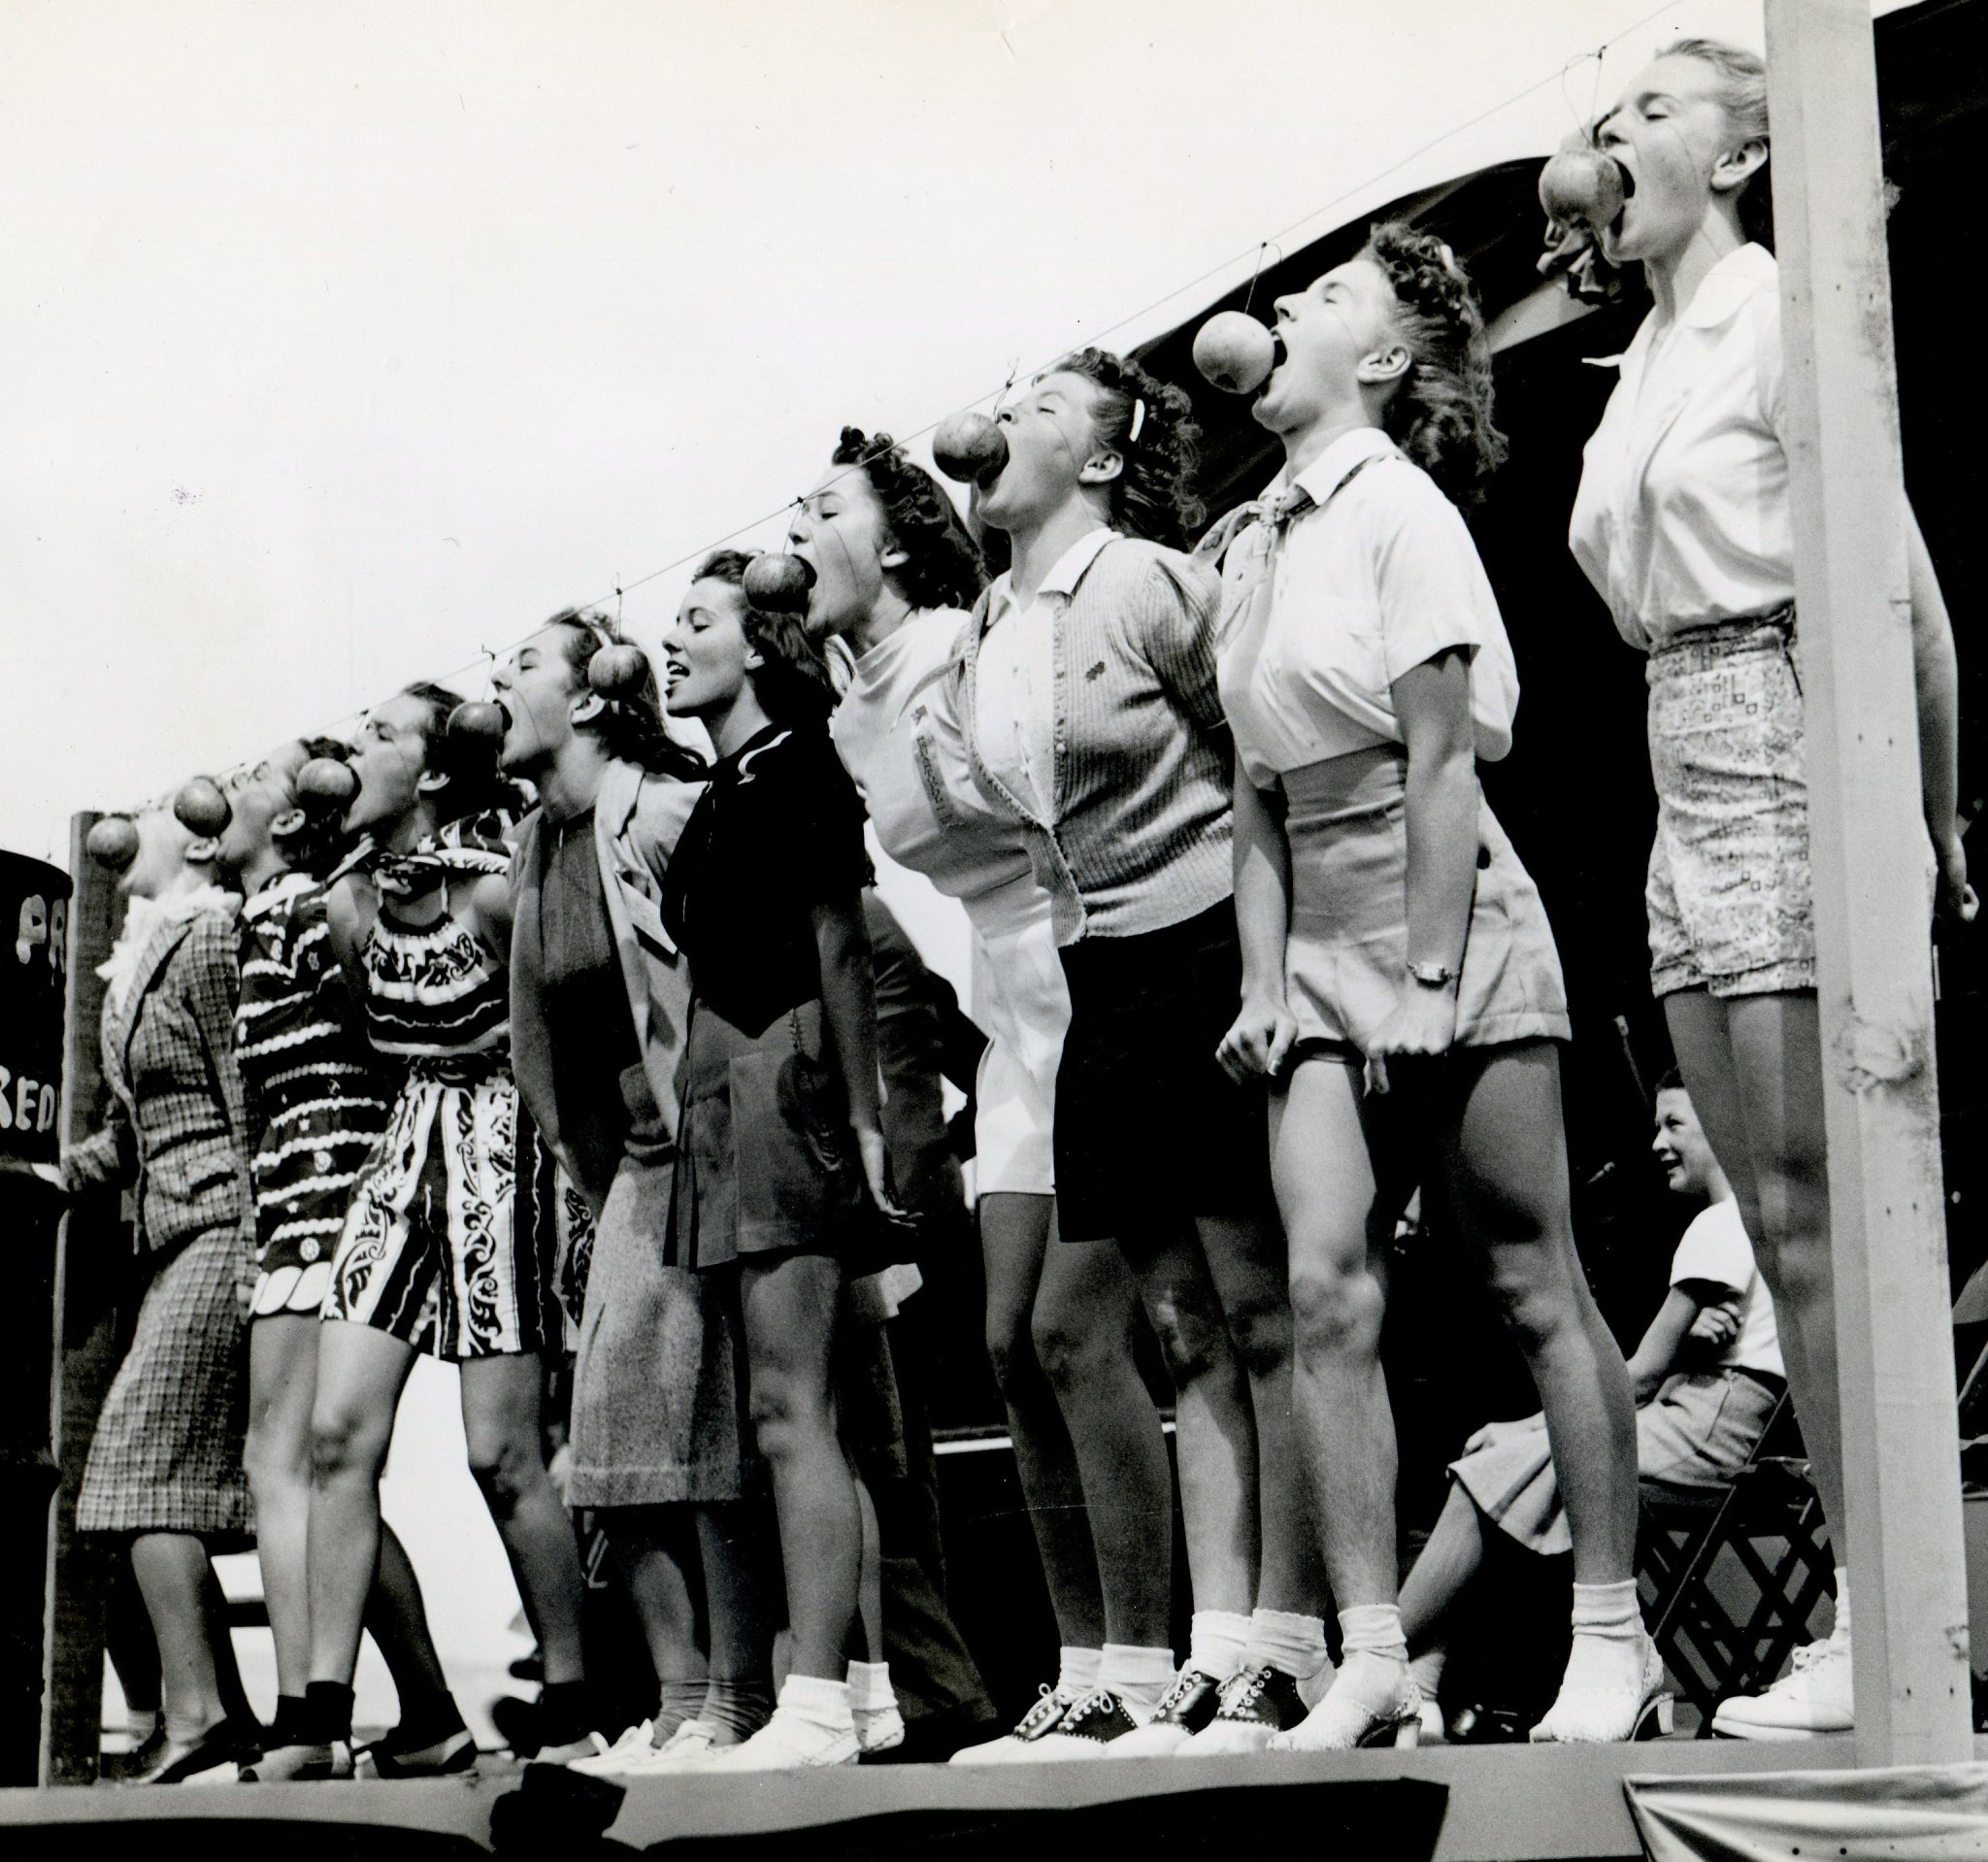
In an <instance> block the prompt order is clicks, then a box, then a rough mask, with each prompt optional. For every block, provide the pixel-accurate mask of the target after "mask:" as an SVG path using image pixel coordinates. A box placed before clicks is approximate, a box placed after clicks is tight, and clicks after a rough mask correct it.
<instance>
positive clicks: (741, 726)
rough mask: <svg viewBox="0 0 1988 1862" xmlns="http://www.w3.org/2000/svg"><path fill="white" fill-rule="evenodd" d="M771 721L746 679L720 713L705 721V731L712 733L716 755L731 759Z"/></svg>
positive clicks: (750, 683)
mask: <svg viewBox="0 0 1988 1862" xmlns="http://www.w3.org/2000/svg"><path fill="white" fill-rule="evenodd" d="M772 722H773V719H772V718H770V717H769V716H767V715H766V709H765V707H764V706H762V705H761V704H760V702H759V697H758V694H757V693H755V692H754V691H753V689H752V682H751V681H750V680H749V679H748V680H747V681H746V683H745V684H744V685H742V686H741V687H740V688H739V695H738V696H737V697H736V698H734V699H733V700H732V702H731V703H730V704H729V705H728V706H726V708H725V710H724V712H723V713H722V714H720V715H714V716H712V717H710V718H707V719H706V720H705V728H706V729H707V730H709V731H710V732H711V741H712V748H714V749H715V750H716V751H717V753H718V754H719V755H720V756H731V755H734V754H736V753H737V752H738V751H740V750H742V749H744V748H746V745H747V744H749V743H751V741H752V740H753V739H754V738H755V737H757V736H758V735H759V733H760V732H761V731H763V730H764V729H766V727H767V726H768V725H769V724H771V723H772Z"/></svg>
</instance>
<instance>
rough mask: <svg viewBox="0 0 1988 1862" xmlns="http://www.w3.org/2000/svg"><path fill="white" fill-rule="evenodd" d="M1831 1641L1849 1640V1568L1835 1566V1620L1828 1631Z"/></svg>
mask: <svg viewBox="0 0 1988 1862" xmlns="http://www.w3.org/2000/svg"><path fill="white" fill-rule="evenodd" d="M1829 1639H1830V1641H1831V1642H1833V1643H1847V1642H1848V1641H1849V1640H1850V1568H1849V1566H1847V1565H1839V1566H1838V1567H1837V1622H1836V1627H1835V1628H1834V1629H1832V1630H1831V1631H1830V1632H1829Z"/></svg>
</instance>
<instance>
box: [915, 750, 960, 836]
mask: <svg viewBox="0 0 1988 1862" xmlns="http://www.w3.org/2000/svg"><path fill="white" fill-rule="evenodd" d="M911 760H912V761H913V762H915V763H916V764H917V766H918V781H919V784H920V785H921V786H922V787H923V789H924V791H925V799H926V801H928V802H929V803H931V805H932V813H933V814H934V815H936V816H937V817H938V819H939V825H940V826H941V827H945V828H953V827H958V826H959V825H960V813H959V810H958V808H957V807H956V806H955V805H954V803H953V800H952V797H951V796H950V795H949V794H948V793H947V791H946V787H945V779H944V777H943V776H941V775H940V773H939V755H938V752H937V751H936V750H935V749H934V748H933V746H932V733H931V730H930V729H929V728H928V727H925V726H920V727H919V728H917V729H915V730H913V731H912V733H911Z"/></svg>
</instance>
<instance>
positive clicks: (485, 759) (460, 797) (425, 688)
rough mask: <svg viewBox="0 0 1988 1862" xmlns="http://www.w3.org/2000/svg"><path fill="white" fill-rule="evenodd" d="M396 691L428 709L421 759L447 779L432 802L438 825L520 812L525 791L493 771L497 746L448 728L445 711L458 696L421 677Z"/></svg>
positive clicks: (447, 711) (447, 712)
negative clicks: (469, 818)
mask: <svg viewBox="0 0 1988 1862" xmlns="http://www.w3.org/2000/svg"><path fill="white" fill-rule="evenodd" d="M401 690H402V691H403V693H405V695H406V696H407V697H409V698H416V699H419V700H420V702H421V703H422V704H423V705H425V706H426V707H427V708H428V716H427V721H426V722H425V723H424V724H423V725H422V727H421V737H422V740H423V744H424V749H423V752H422V762H423V764H424V765H425V766H426V768H427V769H428V770H429V771H431V772H432V773H433V774H435V775H437V776H444V777H447V779H448V786H447V788H445V789H444V790H443V791H442V793H441V796H440V798H439V800H438V802H437V805H436V811H435V812H436V816H437V825H438V826H441V827H447V825H448V823H449V822H451V821H460V820H465V819H467V818H468V817H469V816H471V815H483V814H487V813H489V812H490V811H491V810H493V809H494V810H497V811H500V812H502V813H506V814H514V815H515V814H522V813H523V811H524V809H525V808H526V807H527V806H528V803H527V802H526V799H525V793H524V791H523V790H522V789H521V788H519V787H518V785H517V784H516V783H515V782H514V781H511V780H510V778H509V777H507V776H505V775H504V774H503V773H502V772H501V771H500V770H499V769H498V767H497V748H496V746H495V745H493V744H490V743H487V742H480V741H479V740H477V739H474V738H466V737H463V736H461V735H460V734H459V733H456V732H453V731H451V730H450V729H449V728H448V717H449V714H450V713H451V712H453V711H454V710H455V708H456V707H457V706H458V705H460V704H461V703H462V702H463V698H462V694H461V693H460V692H453V691H450V690H449V688H448V687H447V685H437V684H435V683H434V682H432V681H429V680H425V679H421V680H416V681H415V682H414V683H413V684H412V685H404V686H402V687H401Z"/></svg>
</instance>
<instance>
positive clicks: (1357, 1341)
mask: <svg viewBox="0 0 1988 1862" xmlns="http://www.w3.org/2000/svg"><path fill="white" fill-rule="evenodd" d="M1386 1304H1387V1302H1386V1300H1385V1298H1384V1297H1383V1295H1382V1293H1381V1291H1380V1282H1379V1281H1378V1280H1375V1278H1374V1276H1373V1274H1372V1273H1370V1272H1369V1271H1368V1268H1367V1265H1366V1263H1365V1262H1364V1261H1362V1262H1360V1263H1358V1264H1357V1265H1353V1266H1340V1265H1338V1264H1336V1263H1334V1262H1333V1261H1331V1260H1328V1259H1324V1258H1321V1257H1319V1256H1316V1255H1309V1256H1307V1257H1306V1258H1304V1259H1302V1260H1294V1261H1293V1262H1292V1264H1291V1331H1292V1335H1293V1338H1294V1339H1295V1342H1296V1347H1297V1352H1298V1355H1299V1356H1300V1357H1301V1358H1305V1357H1345V1356H1354V1355H1357V1356H1365V1357H1374V1356H1377V1355H1378V1353H1379V1350H1380V1321H1381V1317H1382V1315H1383V1313H1384V1311H1385V1309H1386Z"/></svg>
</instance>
